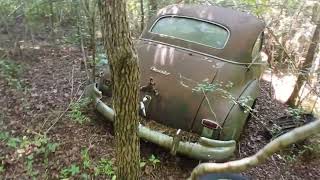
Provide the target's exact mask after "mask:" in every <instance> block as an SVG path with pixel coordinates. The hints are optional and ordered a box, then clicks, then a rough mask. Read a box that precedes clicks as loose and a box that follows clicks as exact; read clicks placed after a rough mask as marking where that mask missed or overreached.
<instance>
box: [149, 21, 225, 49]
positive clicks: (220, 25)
mask: <svg viewBox="0 0 320 180" xmlns="http://www.w3.org/2000/svg"><path fill="white" fill-rule="evenodd" d="M166 17H173V18H174V17H178V18H186V19H193V20H198V21H202V22H206V23H210V24H213V25H216V26H218V27H221V28H223V29H224V30H226V31H227V32H228V36H227V39H226V42H225V43H224V45H223V47H222V48H218V47H212V46H208V45H206V44H202V43H198V42H195V41H189V40H185V39H181V38H177V37H174V36H168V35H164V34H159V33H154V32H152V29H153V28H154V26H155V25H156V24H157V23H158V21H159V20H161V19H163V18H166ZM148 33H150V34H156V35H159V36H165V37H171V38H174V39H179V40H183V41H186V42H191V43H194V44H199V45H202V46H206V47H209V48H213V49H220V50H221V49H224V48H225V47H226V45H227V44H228V42H229V39H230V36H231V32H230V30H229V29H228V28H227V27H226V26H224V25H222V24H219V23H216V22H212V21H208V20H204V19H200V18H195V17H190V16H180V15H162V16H160V17H159V18H158V19H157V20H155V21H154V23H153V24H152V26H151V27H150V29H149V30H148Z"/></svg>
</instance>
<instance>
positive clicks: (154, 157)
mask: <svg viewBox="0 0 320 180" xmlns="http://www.w3.org/2000/svg"><path fill="white" fill-rule="evenodd" d="M148 160H149V162H150V163H151V165H152V166H153V167H154V168H155V167H156V165H157V164H158V163H160V160H159V159H158V158H157V157H156V156H155V155H153V154H152V155H151V156H150V157H149V159H148Z"/></svg>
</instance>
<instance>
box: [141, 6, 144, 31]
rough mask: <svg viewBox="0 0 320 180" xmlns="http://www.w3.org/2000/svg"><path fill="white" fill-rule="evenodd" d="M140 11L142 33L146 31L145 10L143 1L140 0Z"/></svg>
mask: <svg viewBox="0 0 320 180" xmlns="http://www.w3.org/2000/svg"><path fill="white" fill-rule="evenodd" d="M140 11H141V24H140V30H141V32H142V31H143V29H144V8H143V0H140Z"/></svg>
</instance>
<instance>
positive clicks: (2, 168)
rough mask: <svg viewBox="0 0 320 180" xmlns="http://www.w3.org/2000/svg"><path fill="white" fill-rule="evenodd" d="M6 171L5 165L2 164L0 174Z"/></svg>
mask: <svg viewBox="0 0 320 180" xmlns="http://www.w3.org/2000/svg"><path fill="white" fill-rule="evenodd" d="M4 171H5V169H4V165H3V164H2V163H1V164H0V174H2V173H4Z"/></svg>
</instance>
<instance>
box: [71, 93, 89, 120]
mask: <svg viewBox="0 0 320 180" xmlns="http://www.w3.org/2000/svg"><path fill="white" fill-rule="evenodd" d="M89 103H90V100H89V99H88V98H84V99H81V100H80V101H78V102H72V103H71V106H70V111H69V113H68V117H70V118H71V119H72V120H73V121H74V122H77V123H80V124H84V123H86V122H89V121H90V119H89V118H88V117H87V116H86V115H85V114H84V112H85V110H86V108H87V107H88V104H89Z"/></svg>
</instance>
